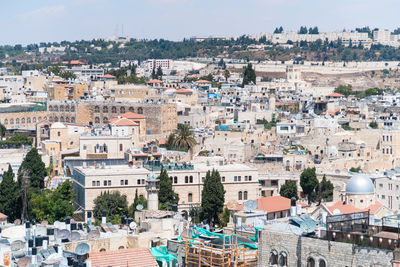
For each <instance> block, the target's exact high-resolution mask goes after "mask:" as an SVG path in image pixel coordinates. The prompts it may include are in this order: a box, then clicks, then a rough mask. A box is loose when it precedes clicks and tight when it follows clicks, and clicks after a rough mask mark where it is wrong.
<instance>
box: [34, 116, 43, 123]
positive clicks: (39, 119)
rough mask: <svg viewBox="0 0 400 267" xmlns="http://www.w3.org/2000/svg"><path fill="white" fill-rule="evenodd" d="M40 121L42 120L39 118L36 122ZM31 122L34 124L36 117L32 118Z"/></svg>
mask: <svg viewBox="0 0 400 267" xmlns="http://www.w3.org/2000/svg"><path fill="white" fill-rule="evenodd" d="M41 120H42V117H39V118H38V121H41ZM32 122H33V123H35V122H36V117H33V118H32Z"/></svg>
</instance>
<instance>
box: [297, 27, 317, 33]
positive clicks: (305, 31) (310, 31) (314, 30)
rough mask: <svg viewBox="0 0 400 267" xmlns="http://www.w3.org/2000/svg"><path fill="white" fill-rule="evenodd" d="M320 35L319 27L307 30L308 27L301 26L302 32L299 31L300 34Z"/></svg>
mask: <svg viewBox="0 0 400 267" xmlns="http://www.w3.org/2000/svg"><path fill="white" fill-rule="evenodd" d="M307 33H308V34H319V30H318V27H317V26H315V27H314V28H312V27H310V28H309V29H308V30H307V27H306V26H301V27H300V30H299V34H307Z"/></svg>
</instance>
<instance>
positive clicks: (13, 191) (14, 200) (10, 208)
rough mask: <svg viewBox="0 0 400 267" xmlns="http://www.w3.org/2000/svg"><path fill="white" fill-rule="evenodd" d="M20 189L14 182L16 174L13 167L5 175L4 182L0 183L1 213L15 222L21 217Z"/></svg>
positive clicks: (9, 167) (9, 166)
mask: <svg viewBox="0 0 400 267" xmlns="http://www.w3.org/2000/svg"><path fill="white" fill-rule="evenodd" d="M18 200H19V188H18V183H17V182H16V181H14V172H13V170H12V168H11V165H8V170H7V171H6V172H4V173H3V180H2V181H1V183H0V212H2V213H4V214H6V215H7V216H8V220H9V221H10V222H13V221H14V220H15V219H18V218H19V216H20V215H21V214H20V213H19V212H18V208H17V207H18Z"/></svg>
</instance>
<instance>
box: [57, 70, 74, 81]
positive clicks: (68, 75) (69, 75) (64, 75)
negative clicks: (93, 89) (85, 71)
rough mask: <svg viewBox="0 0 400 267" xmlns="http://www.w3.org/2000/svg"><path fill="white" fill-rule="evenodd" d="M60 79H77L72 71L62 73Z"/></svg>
mask: <svg viewBox="0 0 400 267" xmlns="http://www.w3.org/2000/svg"><path fill="white" fill-rule="evenodd" d="M60 77H61V78H63V79H65V80H69V79H72V80H74V79H76V75H75V74H74V73H73V72H72V71H62V72H61V73H60Z"/></svg>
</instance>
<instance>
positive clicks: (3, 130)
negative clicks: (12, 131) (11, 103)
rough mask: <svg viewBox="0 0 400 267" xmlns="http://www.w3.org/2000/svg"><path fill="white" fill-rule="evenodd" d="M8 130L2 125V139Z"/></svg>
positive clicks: (0, 128)
mask: <svg viewBox="0 0 400 267" xmlns="http://www.w3.org/2000/svg"><path fill="white" fill-rule="evenodd" d="M6 132H7V129H6V127H5V126H4V125H3V124H1V123H0V137H1V138H3V137H4V136H5V135H6Z"/></svg>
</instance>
